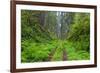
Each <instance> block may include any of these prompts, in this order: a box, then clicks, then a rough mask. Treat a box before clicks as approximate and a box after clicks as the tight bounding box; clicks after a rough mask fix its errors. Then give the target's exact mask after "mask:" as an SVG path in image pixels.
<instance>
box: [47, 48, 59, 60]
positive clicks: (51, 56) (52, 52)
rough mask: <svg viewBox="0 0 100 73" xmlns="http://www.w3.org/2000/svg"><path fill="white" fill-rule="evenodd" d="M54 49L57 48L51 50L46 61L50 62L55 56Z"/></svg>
mask: <svg viewBox="0 0 100 73" xmlns="http://www.w3.org/2000/svg"><path fill="white" fill-rule="evenodd" d="M56 49H57V48H54V49H52V51H51V53H50V54H49V56H48V61H52V58H53V56H54V54H55V52H56Z"/></svg>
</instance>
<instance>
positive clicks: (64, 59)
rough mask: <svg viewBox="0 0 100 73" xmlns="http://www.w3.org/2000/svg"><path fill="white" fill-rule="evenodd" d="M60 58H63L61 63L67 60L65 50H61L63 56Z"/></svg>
mask: <svg viewBox="0 0 100 73" xmlns="http://www.w3.org/2000/svg"><path fill="white" fill-rule="evenodd" d="M62 58H63V61H66V60H68V58H67V52H66V50H65V49H64V50H63V55H62Z"/></svg>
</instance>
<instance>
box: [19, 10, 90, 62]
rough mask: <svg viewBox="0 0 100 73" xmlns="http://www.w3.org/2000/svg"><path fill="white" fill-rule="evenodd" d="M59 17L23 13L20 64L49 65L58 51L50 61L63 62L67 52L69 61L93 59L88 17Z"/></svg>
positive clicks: (63, 14)
mask: <svg viewBox="0 0 100 73" xmlns="http://www.w3.org/2000/svg"><path fill="white" fill-rule="evenodd" d="M57 13H58V12H56V11H31V10H22V11H21V62H43V61H48V58H49V54H50V53H51V52H52V50H53V49H55V48H56V51H55V53H54V55H53V56H52V59H51V61H61V60H62V55H63V50H64V49H66V53H67V57H68V60H88V59H90V53H89V51H90V39H89V38H90V15H89V13H78V12H77V13H72V12H59V15H58V16H57ZM58 17H59V18H58ZM58 22H59V23H58ZM60 26H61V27H60Z"/></svg>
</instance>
